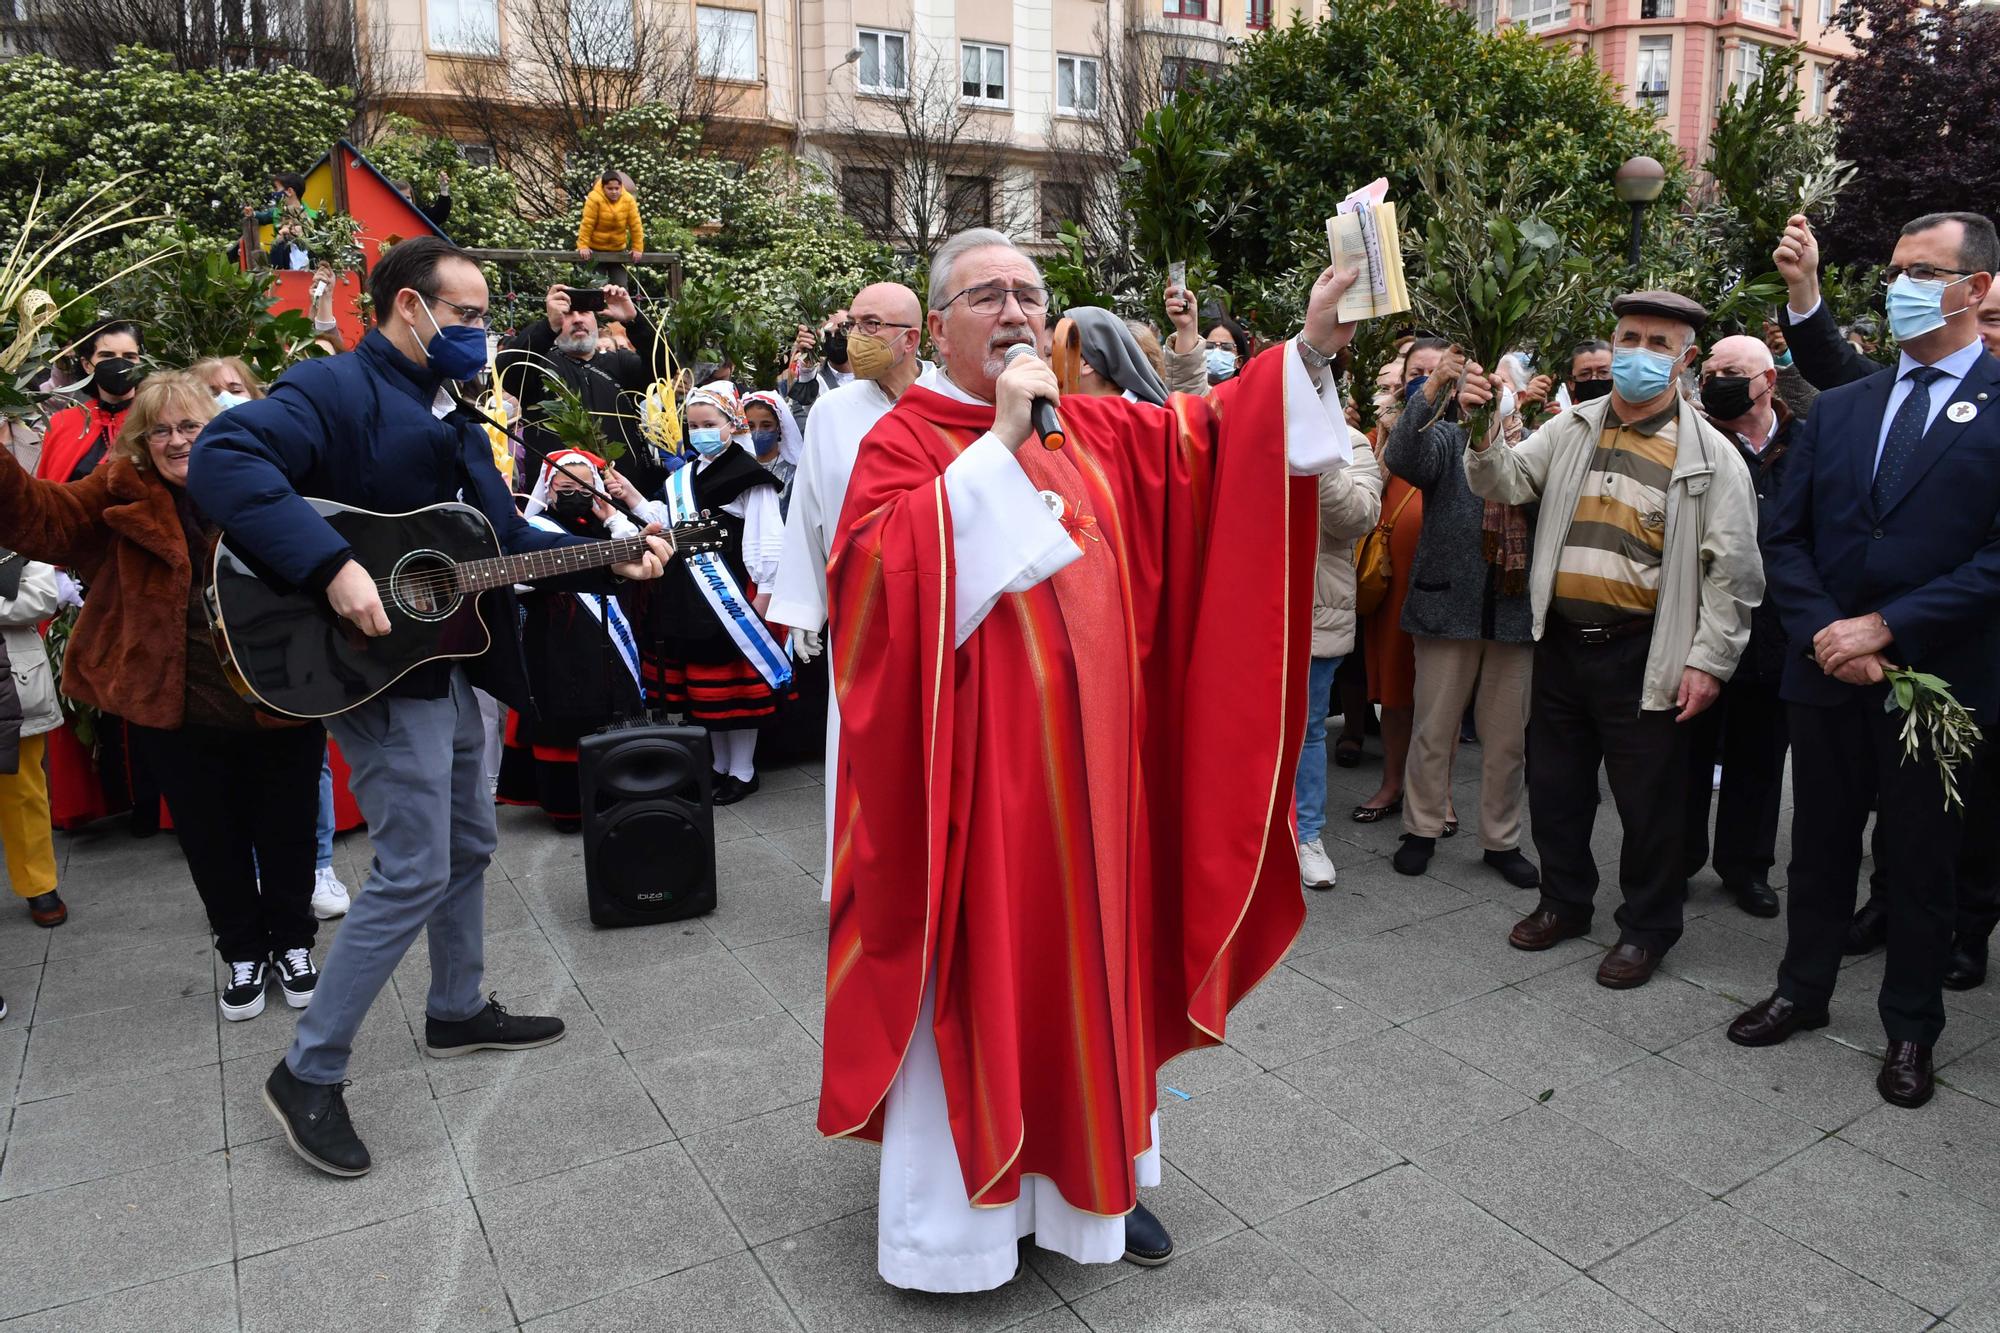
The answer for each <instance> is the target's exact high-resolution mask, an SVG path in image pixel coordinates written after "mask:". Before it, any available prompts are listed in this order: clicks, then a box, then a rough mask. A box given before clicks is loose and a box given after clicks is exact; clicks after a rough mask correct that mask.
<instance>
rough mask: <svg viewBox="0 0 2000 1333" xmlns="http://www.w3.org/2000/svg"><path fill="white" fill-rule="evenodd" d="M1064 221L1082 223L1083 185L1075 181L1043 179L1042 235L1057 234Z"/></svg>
mask: <svg viewBox="0 0 2000 1333" xmlns="http://www.w3.org/2000/svg"><path fill="white" fill-rule="evenodd" d="M1065 222H1074V223H1076V224H1077V225H1078V226H1081V225H1083V186H1082V185H1081V184H1079V183H1077V182H1075V181H1043V182H1042V235H1044V236H1055V235H1058V234H1059V233H1061V231H1062V224H1063V223H1065Z"/></svg>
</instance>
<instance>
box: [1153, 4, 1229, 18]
mask: <svg viewBox="0 0 2000 1333" xmlns="http://www.w3.org/2000/svg"><path fill="white" fill-rule="evenodd" d="M1216 2H1217V3H1218V4H1220V3H1221V0H1216ZM1166 12H1167V14H1168V16H1169V17H1171V18H1182V19H1205V18H1207V17H1208V0H1166Z"/></svg>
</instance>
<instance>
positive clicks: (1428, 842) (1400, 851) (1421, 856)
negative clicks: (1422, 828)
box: [1389, 833, 1438, 875]
mask: <svg viewBox="0 0 2000 1333" xmlns="http://www.w3.org/2000/svg"><path fill="white" fill-rule="evenodd" d="M1437 845H1438V844H1437V839H1436V838H1423V837H1419V836H1417V835H1416V834H1414V833H1405V834H1404V835H1403V845H1402V846H1401V847H1398V848H1397V849H1396V854H1395V855H1394V856H1392V857H1390V858H1389V864H1390V865H1392V866H1394V867H1396V873H1397V874H1399V875H1421V874H1423V873H1424V871H1425V870H1426V869H1427V868H1428V867H1429V866H1430V863H1431V856H1432V854H1433V853H1435V852H1436V851H1437Z"/></svg>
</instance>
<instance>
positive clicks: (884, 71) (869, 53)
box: [854, 28, 910, 94]
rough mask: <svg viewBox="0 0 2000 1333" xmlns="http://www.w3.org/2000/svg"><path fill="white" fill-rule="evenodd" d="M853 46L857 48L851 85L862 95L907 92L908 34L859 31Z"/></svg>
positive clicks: (908, 72)
mask: <svg viewBox="0 0 2000 1333" xmlns="http://www.w3.org/2000/svg"><path fill="white" fill-rule="evenodd" d="M854 44H855V45H856V46H858V47H860V48H861V62H860V64H859V65H857V66H856V67H855V71H854V84H855V86H856V87H857V88H859V89H861V91H862V92H864V93H893V94H901V93H907V92H908V91H910V61H909V51H910V35H909V34H908V33H906V32H878V31H876V30H875V29H873V28H863V29H862V30H861V34H860V36H859V37H857V38H856V39H855V42H854Z"/></svg>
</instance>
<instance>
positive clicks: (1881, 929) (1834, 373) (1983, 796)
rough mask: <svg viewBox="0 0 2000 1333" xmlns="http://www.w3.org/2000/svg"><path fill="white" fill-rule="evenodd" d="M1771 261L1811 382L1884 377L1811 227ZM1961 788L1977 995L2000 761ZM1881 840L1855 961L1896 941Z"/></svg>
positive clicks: (1958, 956)
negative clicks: (1823, 291)
mask: <svg viewBox="0 0 2000 1333" xmlns="http://www.w3.org/2000/svg"><path fill="white" fill-rule="evenodd" d="M1771 259H1772V262H1773V263H1775V264H1776V265H1777V268H1778V272H1779V273H1780V274H1781V275H1783V277H1784V279H1785V290H1786V293H1787V298H1788V299H1787V300H1786V303H1785V309H1784V311H1783V312H1782V314H1781V315H1780V316H1779V318H1780V319H1781V320H1782V321H1783V325H1784V330H1785V337H1786V340H1787V342H1788V344H1789V345H1790V347H1791V349H1792V352H1793V354H1794V356H1795V357H1796V358H1797V363H1798V368H1799V371H1800V373H1801V374H1803V375H1804V376H1805V378H1806V380H1807V382H1809V383H1810V384H1811V385H1812V386H1813V388H1815V389H1818V390H1820V391H1821V392H1825V391H1826V390H1828V389H1832V388H1837V387H1839V386H1840V385H1842V384H1851V383H1853V382H1854V381H1856V380H1864V379H1867V378H1868V377H1869V376H1870V375H1873V374H1876V373H1877V372H1879V371H1880V370H1881V369H1882V365H1881V363H1879V362H1875V361H1871V360H1870V359H1869V358H1867V357H1866V356H1863V355H1862V354H1861V353H1860V352H1859V351H1858V350H1856V348H1855V346H1854V344H1853V343H1851V342H1849V341H1848V340H1847V339H1846V338H1843V337H1842V336H1841V334H1840V327H1839V325H1837V324H1835V323H1834V319H1833V315H1832V313H1831V311H1829V310H1828V308H1827V305H1826V302H1825V301H1824V300H1822V299H1821V296H1820V285H1819V240H1818V239H1817V238H1816V237H1815V236H1814V235H1813V230H1812V224H1811V223H1810V222H1808V221H1807V220H1806V219H1805V218H1804V217H1800V216H1794V217H1793V218H1792V219H1791V221H1790V222H1789V223H1788V224H1787V225H1786V227H1785V234H1784V237H1783V238H1782V239H1781V240H1780V241H1779V242H1778V248H1777V251H1776V252H1775V253H1774V254H1773V255H1772V256H1771ZM1997 303H2000V285H1996V286H1995V287H1994V288H1993V289H1992V290H1989V291H1988V292H1987V293H1986V300H1985V301H1984V302H1982V303H1981V304H1980V306H1979V314H1978V321H1979V323H1978V328H1979V336H1980V341H1982V342H1984V343H1985V344H1986V350H1987V351H1989V352H1992V353H1993V354H1994V355H1996V356H2000V329H1989V323H1993V324H2000V309H1996V304H1997ZM1767 526H1768V525H1767ZM1774 609H1775V608H1774ZM1958 785H1959V791H1960V792H1961V793H1962V794H1963V795H1964V798H1965V817H1964V819H1963V821H1962V823H1963V825H1964V828H1965V834H1964V841H1963V843H1962V844H1961V846H1960V847H1959V852H1958V912H1957V921H1956V924H1955V927H1954V930H1953V932H1952V945H1951V960H1950V962H1949V963H1948V964H1947V965H1946V967H1945V973H1944V988H1945V989H1946V990H1972V989H1973V988H1975V987H1977V986H1980V985H1983V984H1985V981H1986V955H1987V941H1988V940H1989V939H1991V937H1992V935H1993V930H1994V927H1995V926H1996V925H2000V758H1996V756H1995V755H1994V754H1993V753H1992V751H1991V750H1990V749H1989V751H1988V753H1987V754H1986V755H1985V756H1983V757H1982V758H1981V760H1980V762H1979V763H1978V764H1976V765H1974V766H1973V769H1972V771H1971V772H1969V773H1962V774H1960V775H1959V784H1958ZM1881 837H1882V833H1881V829H1880V827H1878V828H1877V830H1876V834H1875V842H1876V849H1875V873H1874V874H1873V875H1872V876H1870V878H1869V881H1868V889H1869V893H1868V901H1867V902H1866V903H1864V904H1862V906H1861V910H1860V911H1858V912H1856V913H1855V914H1854V920H1853V921H1852V922H1850V923H1849V925H1848V927H1847V941H1846V944H1845V946H1844V947H1845V951H1846V952H1848V953H1850V954H1864V953H1873V952H1875V950H1877V949H1879V948H1881V947H1882V945H1883V943H1884V942H1885V941H1886V940H1887V939H1888V937H1889V883H1888V874H1887V871H1886V868H1885V858H1884V857H1883V856H1882V855H1881V849H1880V844H1881Z"/></svg>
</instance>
